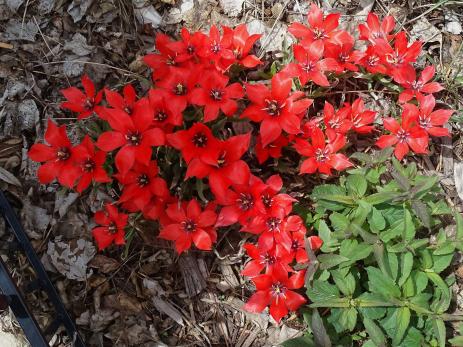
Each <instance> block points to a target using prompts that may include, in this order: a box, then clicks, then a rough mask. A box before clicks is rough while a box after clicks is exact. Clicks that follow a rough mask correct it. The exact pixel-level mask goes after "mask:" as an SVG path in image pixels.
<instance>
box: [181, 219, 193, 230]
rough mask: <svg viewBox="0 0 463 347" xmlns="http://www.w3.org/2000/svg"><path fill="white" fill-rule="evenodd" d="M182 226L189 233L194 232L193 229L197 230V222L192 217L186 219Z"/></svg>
mask: <svg viewBox="0 0 463 347" xmlns="http://www.w3.org/2000/svg"><path fill="white" fill-rule="evenodd" d="M182 227H183V230H185V232H187V233H192V232H193V231H195V230H196V223H195V222H194V221H192V220H191V219H187V220H186V221H183V222H182Z"/></svg>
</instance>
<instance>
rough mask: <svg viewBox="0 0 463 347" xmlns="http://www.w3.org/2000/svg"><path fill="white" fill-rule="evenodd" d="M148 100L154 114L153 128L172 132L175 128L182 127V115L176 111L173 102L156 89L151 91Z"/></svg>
mask: <svg viewBox="0 0 463 347" xmlns="http://www.w3.org/2000/svg"><path fill="white" fill-rule="evenodd" d="M148 99H149V104H150V107H151V112H152V114H153V123H152V126H153V127H154V128H161V129H163V130H165V131H169V132H170V131H171V129H172V128H173V127H174V126H180V125H182V121H183V116H182V113H181V112H178V110H175V107H174V106H173V105H172V102H170V101H169V99H168V98H167V97H166V96H165V95H163V94H162V93H159V91H158V90H156V89H150V90H149V92H148Z"/></svg>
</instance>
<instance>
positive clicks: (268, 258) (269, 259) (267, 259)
mask: <svg viewBox="0 0 463 347" xmlns="http://www.w3.org/2000/svg"><path fill="white" fill-rule="evenodd" d="M261 257H262V261H261V262H262V263H263V264H265V265H267V266H269V265H273V264H275V263H276V261H277V258H276V257H274V256H273V255H270V254H268V253H267V254H265V255H262V256H261Z"/></svg>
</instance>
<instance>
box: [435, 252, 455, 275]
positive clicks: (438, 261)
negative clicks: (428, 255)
mask: <svg viewBox="0 0 463 347" xmlns="http://www.w3.org/2000/svg"><path fill="white" fill-rule="evenodd" d="M453 256H454V254H453V253H450V254H443V255H433V256H432V260H433V266H432V269H433V270H434V272H435V273H441V272H442V271H444V270H445V269H447V268H448V267H449V266H450V263H451V262H452V259H453Z"/></svg>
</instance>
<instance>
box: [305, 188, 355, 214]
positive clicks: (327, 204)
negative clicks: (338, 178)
mask: <svg viewBox="0 0 463 347" xmlns="http://www.w3.org/2000/svg"><path fill="white" fill-rule="evenodd" d="M332 195H337V196H344V197H345V195H346V191H345V189H344V188H342V187H340V186H338V185H335V184H324V185H321V186H316V187H315V188H314V189H313V190H312V194H311V195H310V197H311V198H312V200H314V201H315V202H316V203H317V204H318V205H320V206H322V207H324V208H326V209H328V210H332V211H340V210H343V209H344V208H345V207H346V206H345V205H343V204H342V203H340V202H338V201H336V200H335V201H330V200H324V199H322V198H323V197H326V196H332Z"/></svg>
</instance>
